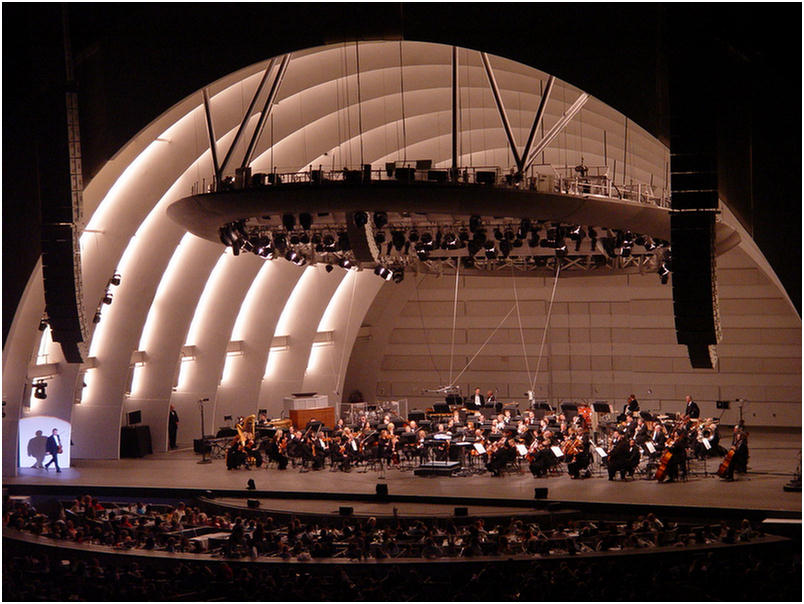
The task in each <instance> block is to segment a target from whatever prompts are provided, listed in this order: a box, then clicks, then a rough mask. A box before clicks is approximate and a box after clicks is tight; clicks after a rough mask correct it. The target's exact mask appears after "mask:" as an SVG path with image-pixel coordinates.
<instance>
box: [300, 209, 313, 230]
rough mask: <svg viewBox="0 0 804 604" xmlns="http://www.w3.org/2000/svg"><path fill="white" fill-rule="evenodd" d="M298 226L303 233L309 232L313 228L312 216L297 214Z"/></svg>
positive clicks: (304, 213)
mask: <svg viewBox="0 0 804 604" xmlns="http://www.w3.org/2000/svg"><path fill="white" fill-rule="evenodd" d="M299 224H300V225H301V228H303V229H304V230H305V231H309V230H310V227H311V226H313V216H312V215H311V214H310V213H309V212H302V213H301V214H299Z"/></svg>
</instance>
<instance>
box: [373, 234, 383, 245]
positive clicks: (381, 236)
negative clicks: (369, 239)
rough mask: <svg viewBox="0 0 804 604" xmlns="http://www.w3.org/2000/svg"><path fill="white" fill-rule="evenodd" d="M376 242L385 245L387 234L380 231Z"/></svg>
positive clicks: (376, 236) (375, 239) (375, 238)
mask: <svg viewBox="0 0 804 604" xmlns="http://www.w3.org/2000/svg"><path fill="white" fill-rule="evenodd" d="M374 241H375V242H376V243H377V245H382V244H383V243H385V233H383V232H382V231H380V232H379V233H377V234H376V235H374Z"/></svg>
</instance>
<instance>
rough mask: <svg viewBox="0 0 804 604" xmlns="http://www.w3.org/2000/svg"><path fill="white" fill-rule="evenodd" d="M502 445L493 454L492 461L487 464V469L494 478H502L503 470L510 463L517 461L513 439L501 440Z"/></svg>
mask: <svg viewBox="0 0 804 604" xmlns="http://www.w3.org/2000/svg"><path fill="white" fill-rule="evenodd" d="M499 442H500V443H501V444H499V445H498V446H497V448H496V449H495V450H494V452H493V453H492V454H491V459H489V462H488V463H487V464H486V469H487V470H488V471H489V472H491V475H492V476H501V474H500V472H501V470H502V469H503V468H504V467H505V466H506V465H507V464H509V463H510V462H512V461H514V460H515V459H516V448H515V447H514V439H513V438H501V439H500V441H499Z"/></svg>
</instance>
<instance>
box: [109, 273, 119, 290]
mask: <svg viewBox="0 0 804 604" xmlns="http://www.w3.org/2000/svg"><path fill="white" fill-rule="evenodd" d="M109 283H111V284H112V285H114V286H115V287H116V286H118V285H120V273H115V274H114V275H112V278H111V279H109Z"/></svg>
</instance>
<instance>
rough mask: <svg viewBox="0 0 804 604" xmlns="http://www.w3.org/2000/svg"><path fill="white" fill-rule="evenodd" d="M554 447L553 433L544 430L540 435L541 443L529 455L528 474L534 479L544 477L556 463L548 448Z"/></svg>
mask: <svg viewBox="0 0 804 604" xmlns="http://www.w3.org/2000/svg"><path fill="white" fill-rule="evenodd" d="M554 445H555V441H554V440H553V433H552V432H551V431H550V430H545V431H544V432H543V433H542V442H541V443H540V444H539V445H537V446H536V449H535V450H533V452H532V453H531V454H530V456H531V462H530V472H531V474H533V476H534V477H537V478H541V477H543V476H545V475H546V474H547V472H548V470H549V469H550V468H551V467H552V466H554V465H555V464H556V463H557V458H556V456H555V454H554V453H553V451H552V450H551V448H550V447H552V446H554Z"/></svg>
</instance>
